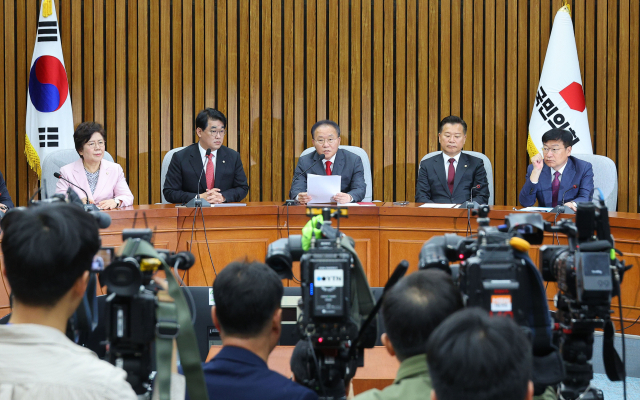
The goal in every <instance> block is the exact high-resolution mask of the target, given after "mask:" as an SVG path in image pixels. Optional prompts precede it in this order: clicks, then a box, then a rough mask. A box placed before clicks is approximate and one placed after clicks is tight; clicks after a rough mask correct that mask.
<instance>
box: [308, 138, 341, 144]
mask: <svg viewBox="0 0 640 400" xmlns="http://www.w3.org/2000/svg"><path fill="white" fill-rule="evenodd" d="M338 139H339V138H330V139H317V140H316V139H314V141H315V142H316V143H318V144H319V145H320V146H322V145H323V144H325V142H326V143H328V144H334V143H335V142H337V141H338Z"/></svg>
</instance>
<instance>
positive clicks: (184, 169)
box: [163, 108, 249, 204]
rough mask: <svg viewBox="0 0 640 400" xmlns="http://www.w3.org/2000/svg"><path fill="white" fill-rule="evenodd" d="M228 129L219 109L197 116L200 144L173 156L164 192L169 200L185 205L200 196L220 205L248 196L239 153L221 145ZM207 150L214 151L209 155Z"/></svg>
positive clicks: (208, 109)
mask: <svg viewBox="0 0 640 400" xmlns="http://www.w3.org/2000/svg"><path fill="white" fill-rule="evenodd" d="M226 126H227V118H226V117H225V116H224V114H223V113H221V112H220V111H218V110H214V109H213V108H207V109H205V110H202V111H200V112H199V113H198V116H197V117H196V135H198V137H199V138H200V141H199V142H198V143H194V144H192V145H190V146H188V147H186V148H184V149H183V150H180V151H179V152H177V153H176V154H174V155H173V158H172V159H171V163H170V164H169V169H168V171H167V175H166V178H165V182H164V189H163V194H164V197H165V198H166V199H167V201H169V202H171V203H186V202H188V201H189V200H191V199H193V198H195V197H196V196H199V197H200V198H202V199H205V200H206V201H207V202H209V203H210V204H220V203H225V202H228V203H232V202H238V201H241V200H242V199H244V198H245V197H246V196H247V193H248V192H249V185H248V184H247V176H246V175H245V173H244V168H243V167H242V160H241V159H240V154H238V152H237V151H235V150H232V149H230V148H228V147H226V146H223V145H222V142H223V140H224V135H225V128H226ZM207 149H211V153H210V154H209V155H208V156H207ZM207 159H208V160H207ZM198 182H199V186H198Z"/></svg>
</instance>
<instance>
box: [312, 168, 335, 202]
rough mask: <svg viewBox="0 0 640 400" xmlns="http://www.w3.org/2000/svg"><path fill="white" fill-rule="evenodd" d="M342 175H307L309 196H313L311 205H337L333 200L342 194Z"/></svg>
mask: <svg viewBox="0 0 640 400" xmlns="http://www.w3.org/2000/svg"><path fill="white" fill-rule="evenodd" d="M341 179H342V178H341V177H340V175H316V174H307V194H308V195H309V196H311V201H310V202H309V204H317V203H335V201H333V200H331V198H332V197H333V196H335V195H336V193H340V182H341Z"/></svg>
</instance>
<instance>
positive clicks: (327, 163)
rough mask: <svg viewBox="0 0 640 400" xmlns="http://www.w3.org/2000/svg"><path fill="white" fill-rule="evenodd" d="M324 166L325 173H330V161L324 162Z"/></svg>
mask: <svg viewBox="0 0 640 400" xmlns="http://www.w3.org/2000/svg"><path fill="white" fill-rule="evenodd" d="M324 165H325V167H327V175H331V161H327V162H325V164H324Z"/></svg>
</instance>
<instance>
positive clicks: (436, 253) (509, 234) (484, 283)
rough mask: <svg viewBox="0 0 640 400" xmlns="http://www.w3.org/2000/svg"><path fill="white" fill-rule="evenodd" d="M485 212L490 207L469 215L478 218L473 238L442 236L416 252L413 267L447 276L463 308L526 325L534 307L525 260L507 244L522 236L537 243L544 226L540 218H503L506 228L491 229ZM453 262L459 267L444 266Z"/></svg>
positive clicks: (533, 216)
mask: <svg viewBox="0 0 640 400" xmlns="http://www.w3.org/2000/svg"><path fill="white" fill-rule="evenodd" d="M489 210H490V209H489V206H481V207H480V208H479V209H477V210H474V215H478V235H477V238H472V237H468V238H463V237H460V236H458V235H454V234H447V235H444V236H436V237H434V238H432V239H430V240H429V241H427V242H426V243H425V244H424V245H423V247H422V250H421V251H420V261H419V264H418V268H419V269H428V268H434V267H435V268H439V269H442V270H444V271H446V272H448V273H450V274H451V275H452V278H453V280H454V283H456V285H457V286H458V288H459V289H460V292H461V293H462V296H463V299H464V301H465V305H466V306H468V307H481V308H483V309H485V310H486V311H487V312H489V313H490V314H492V315H503V316H509V317H511V318H513V319H514V320H515V321H516V322H517V323H518V324H519V325H521V326H529V325H530V318H529V317H530V315H531V313H532V308H533V306H532V302H531V291H532V290H533V289H532V286H531V279H530V275H529V274H530V271H528V270H527V265H526V264H525V262H524V260H523V259H522V258H517V257H516V256H515V253H514V247H513V245H512V242H511V239H512V238H514V237H526V238H527V239H529V240H530V241H532V242H534V243H536V242H540V241H541V240H542V234H543V233H544V231H543V229H544V222H543V220H542V217H541V216H540V215H539V214H513V215H509V216H507V217H506V219H505V225H502V226H500V227H492V226H489V218H488V214H489ZM536 244H537V243H536ZM454 261H458V262H460V264H458V265H456V264H454V265H450V264H449V263H450V262H454Z"/></svg>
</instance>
